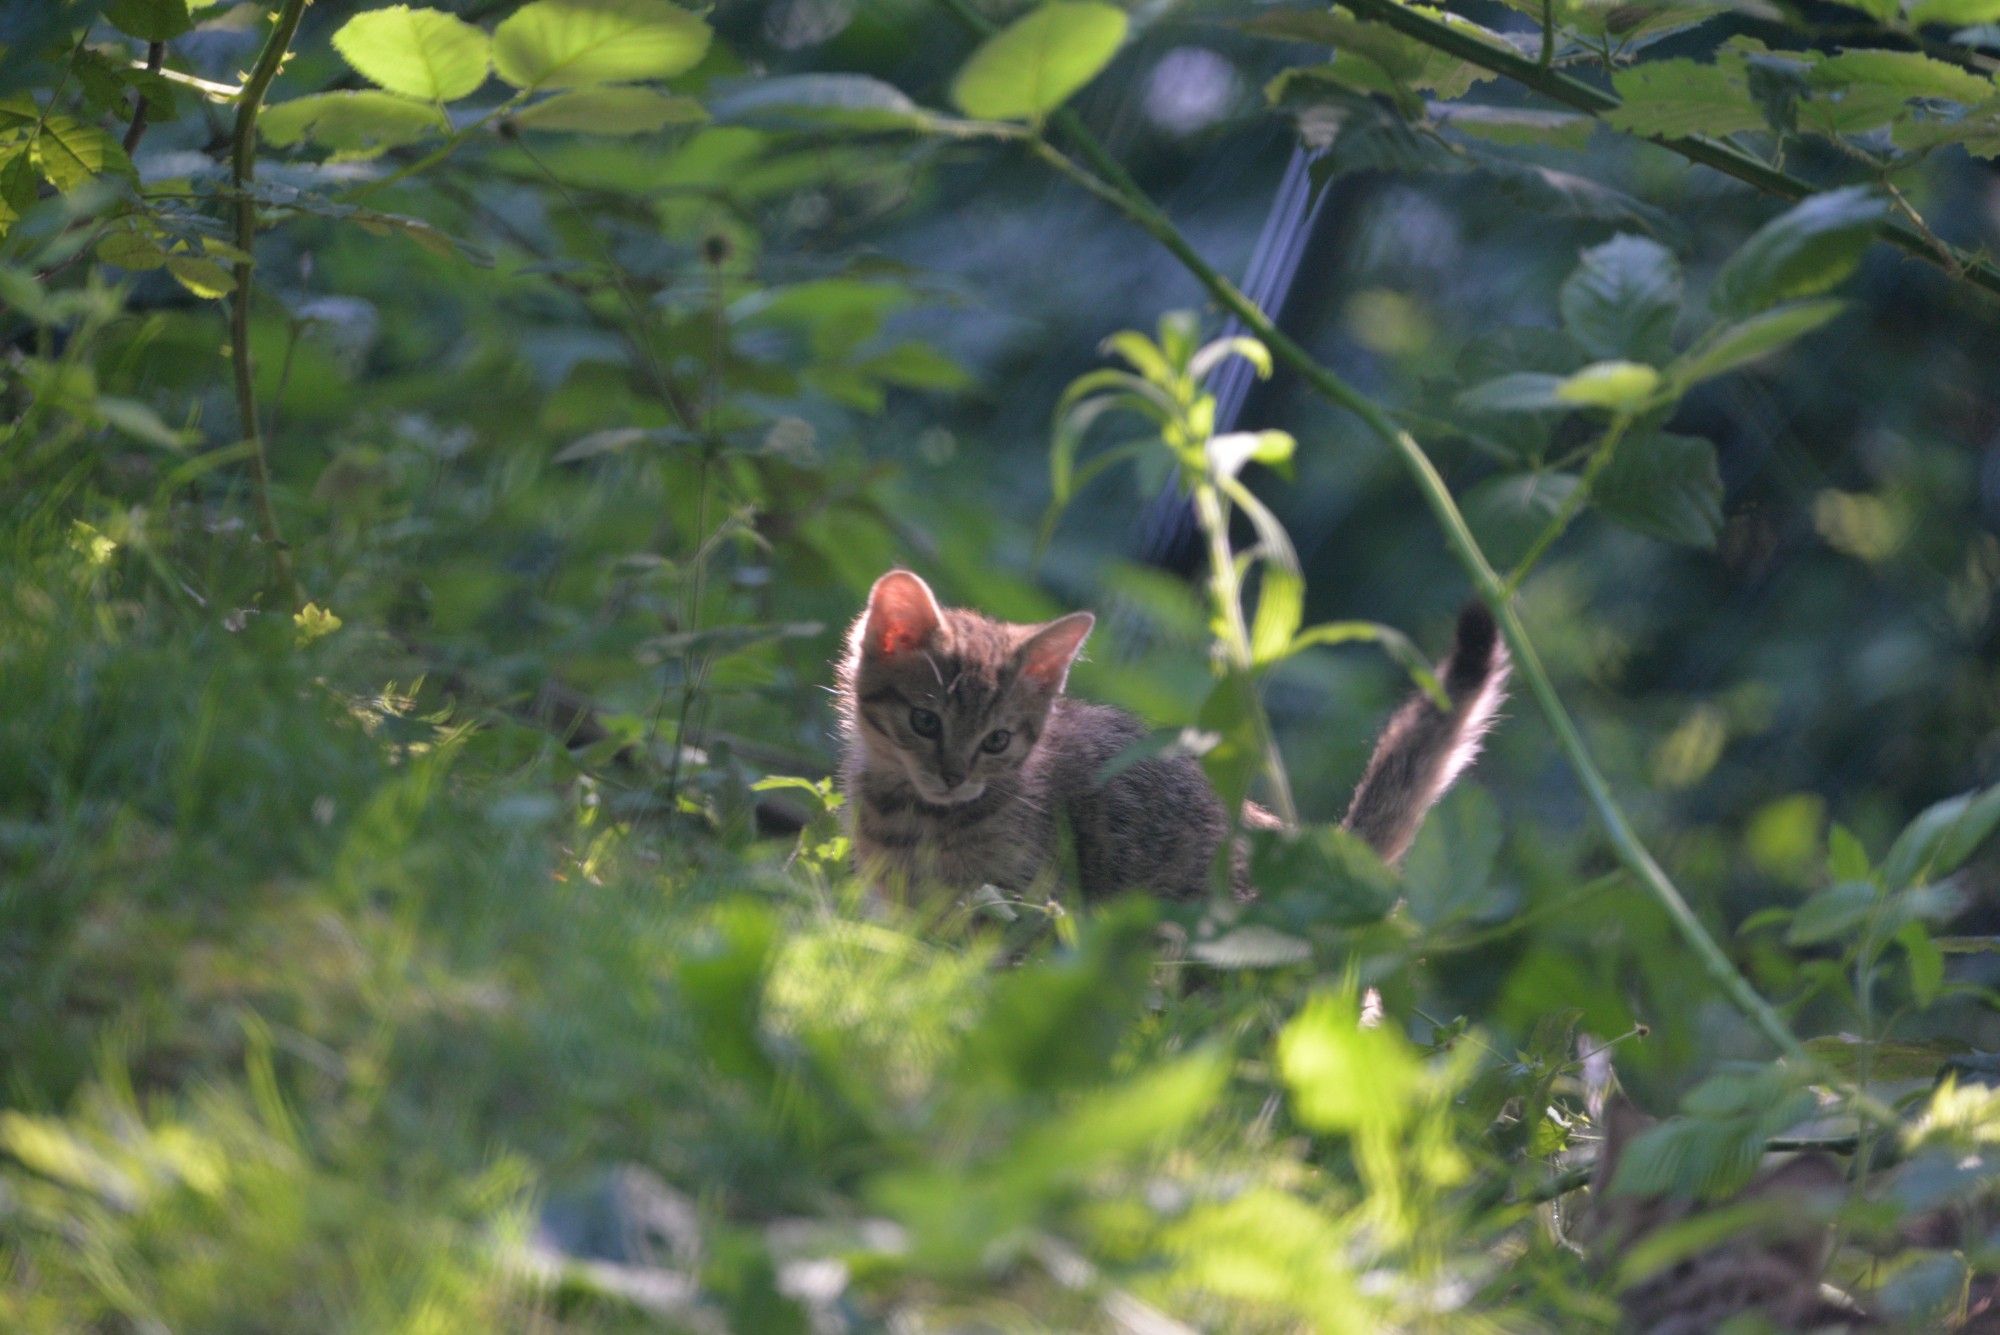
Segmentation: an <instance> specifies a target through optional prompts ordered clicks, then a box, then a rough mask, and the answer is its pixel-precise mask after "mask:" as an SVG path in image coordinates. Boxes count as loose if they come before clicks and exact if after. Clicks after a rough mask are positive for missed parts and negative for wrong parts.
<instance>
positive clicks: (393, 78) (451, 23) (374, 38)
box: [333, 5, 489, 102]
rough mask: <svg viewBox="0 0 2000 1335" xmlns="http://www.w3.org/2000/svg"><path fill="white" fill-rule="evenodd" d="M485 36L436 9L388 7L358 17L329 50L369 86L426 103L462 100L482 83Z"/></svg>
mask: <svg viewBox="0 0 2000 1335" xmlns="http://www.w3.org/2000/svg"><path fill="white" fill-rule="evenodd" d="M487 47H488V42H487V39H486V34H485V33H483V32H481V31H480V30H479V29H477V28H475V27H473V26H472V25H471V24H470V23H467V22H466V21H465V20H463V19H460V18H457V17H455V16H453V15H451V14H446V13H443V12H441V11H439V10H435V9H411V8H410V7H409V6H408V5H391V6H390V7H389V8H387V9H371V10H368V11H366V12H365V13H361V14H356V15H355V16H354V17H353V18H351V19H349V20H348V21H347V22H346V23H344V24H342V25H341V26H340V28H339V29H338V30H337V31H335V33H334V34H333V49H334V50H336V51H338V52H340V55H341V58H342V59H343V60H345V61H346V62H347V63H348V64H349V65H351V66H353V67H354V68H355V69H356V70H357V71H358V72H360V74H361V75H362V76H363V77H365V78H366V79H368V81H369V82H371V83H374V84H377V85H379V86H381V87H383V88H386V89H388V90H389V91H390V92H392V93H401V94H402V95H403V96H405V97H418V98H423V99H424V100H425V101H428V102H449V101H451V100H452V99H453V98H459V97H464V96H465V95H466V94H467V93H470V92H473V91H475V90H476V89H477V88H478V87H479V85H480V84H482V83H485V82H486V72H487V70H488V68H489V61H488V57H487Z"/></svg>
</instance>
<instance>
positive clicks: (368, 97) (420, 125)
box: [257, 88, 450, 156]
mask: <svg viewBox="0 0 2000 1335" xmlns="http://www.w3.org/2000/svg"><path fill="white" fill-rule="evenodd" d="M449 128H450V126H449V125H448V124H447V122H446V121H445V119H444V117H443V116H442V115H441V114H439V112H438V110H437V109H436V108H435V107H433V106H430V105H429V104H427V103H423V102H418V101H415V100H413V99H411V98H407V97H398V96H396V94H394V93H384V92H379V91H377V90H375V89H372V88H363V89H358V90H354V91H347V90H342V91H338V92H331V93H314V94H312V95H311V96H309V97H301V98H297V99H295V100H293V101H290V102H279V103H275V104H274V105H272V106H268V107H266V108H264V112H263V115H261V116H260V117H258V120H257V129H258V132H259V133H261V134H262V135H263V136H264V138H265V139H267V140H269V141H270V142H271V143H273V144H276V145H278V146H279V147H281V148H282V147H286V146H289V145H292V144H296V143H299V142H300V141H302V140H305V139H311V140H312V141H313V142H314V143H317V144H321V145H324V146H325V147H327V148H331V149H334V150H336V151H337V152H339V153H341V154H344V155H354V156H367V155H370V154H374V153H380V152H381V151H383V150H384V149H389V148H396V147H399V146H401V145H403V144H414V143H416V142H417V141H418V140H421V139H425V138H428V137H429V136H431V135H433V134H440V133H442V132H444V131H445V130H447V129H449Z"/></svg>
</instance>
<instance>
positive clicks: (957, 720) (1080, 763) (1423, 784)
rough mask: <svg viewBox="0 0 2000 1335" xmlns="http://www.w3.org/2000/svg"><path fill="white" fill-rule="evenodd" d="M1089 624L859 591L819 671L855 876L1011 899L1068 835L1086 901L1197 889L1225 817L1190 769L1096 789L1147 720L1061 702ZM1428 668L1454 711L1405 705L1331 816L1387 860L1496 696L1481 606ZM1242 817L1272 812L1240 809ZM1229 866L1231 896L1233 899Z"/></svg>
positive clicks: (1152, 762)
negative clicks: (1032, 621) (1346, 800)
mask: <svg viewBox="0 0 2000 1335" xmlns="http://www.w3.org/2000/svg"><path fill="white" fill-rule="evenodd" d="M1094 624H1095V618H1093V617H1092V616H1091V615H1090V613H1088V612H1072V613H1071V614H1070V615H1068V616H1065V617H1058V618H1057V619H1056V620H1054V621H1051V622H1049V623H1047V624H1046V625H1039V626H1023V625H1015V624H1012V623H1009V622H1004V621H995V620H993V619H991V618H989V617H984V616H981V615H980V614H979V613H977V612H971V611H966V610H963V609H960V608H949V609H947V608H942V607H939V606H938V603H937V599H936V598H934V597H933V596H932V595H931V591H930V586H929V585H927V584H925V583H924V582H923V580H921V579H919V578H917V576H915V575H913V574H911V573H910V572H909V571H907V570H892V571H890V572H889V573H888V574H886V575H884V576H882V578H881V579H879V580H877V581H876V582H875V587H874V589H873V590H871V591H870V592H869V595H868V606H867V609H866V610H865V611H863V612H862V614H861V616H860V617H859V618H858V619H857V620H856V621H855V623H854V626H853V629H852V630H851V631H850V632H849V633H848V637H847V653H846V656H845V657H844V658H843V659H842V661H841V663H840V666H839V673H838V675H839V688H840V701H841V720H842V724H843V731H844V733H845V736H846V756H845V759H844V763H843V766H842V783H843V787H844V789H845V790H846V793H847V798H848V805H849V807H850V809H851V810H852V812H853V835H854V854H855V862H856V865H857V867H858V868H859V869H860V870H861V872H862V874H863V875H864V876H867V877H870V878H871V879H873V880H874V881H875V882H876V884H878V885H881V886H885V887H889V888H894V889H898V890H904V891H907V890H908V889H909V888H910V887H913V886H937V887H941V888H947V889H950V890H954V891H959V892H964V891H969V890H976V889H978V888H979V887H980V886H982V885H992V886H995V887H998V888H1000V889H1002V890H1006V891H1013V892H1017V893H1024V892H1027V891H1028V890H1029V889H1030V887H1031V886H1034V885H1035V884H1036V883H1037V882H1038V881H1039V880H1041V879H1042V878H1043V877H1045V876H1052V875H1054V874H1055V867H1054V864H1055V862H1056V860H1057V856H1056V855H1057V850H1058V847H1059V845H1060V843H1061V840H1062V837H1063V836H1062V834H1061V827H1067V830H1068V832H1069V837H1070V838H1071V839H1072V840H1073V841H1074V848H1075V854H1076V860H1077V869H1078V872H1079V874H1080V876H1081V879H1082V887H1081V888H1082V891H1083V893H1084V895H1085V897H1086V898H1096V897H1100V896H1104V895H1108V894H1113V893H1116V892H1118V891H1121V890H1128V889H1144V890H1150V891H1152V892H1153V893H1155V894H1160V895H1165V896H1168V897H1173V898H1182V897H1187V896H1192V895H1198V894H1201V893H1203V892H1204V891H1205V890H1206V889H1207V886H1208V876H1209V869H1210V867H1211V866H1212V865H1213V863H1214V860H1215V854H1216V851H1217V849H1219V848H1220V847H1221V844H1222V840H1223V839H1224V837H1225V836H1226V835H1227V833H1228V825H1229V822H1228V819H1227V815H1226V812H1225V811H1224V809H1223V805H1222V802H1221V800H1220V799H1219V798H1217V797H1216V795H1215V791H1214V789H1212V788H1211V787H1210V786H1209V782H1208V777H1207V776H1206V775H1205V774H1204V773H1203V772H1202V769H1201V766H1200V765H1199V764H1197V763H1196V762H1195V761H1194V760H1192V759H1189V758H1188V757H1186V756H1178V755H1174V756H1155V757H1149V758H1147V759H1145V760H1141V761H1139V762H1138V763H1136V764H1133V765H1129V766H1127V767H1126V768H1124V769H1123V770H1121V771H1119V772H1118V773H1117V774H1115V775H1113V776H1112V777H1111V778H1109V779H1106V780H1104V781H1102V782H1099V779H1098V775H1099V774H1100V772H1101V771H1102V770H1103V768H1104V766H1105V764H1106V763H1107V762H1108V761H1110V760H1111V759H1112V758H1114V757H1115V756H1117V755H1119V754H1120V753H1121V752H1123V751H1124V750H1125V749H1126V748H1127V747H1129V746H1131V745H1132V744H1133V743H1134V742H1137V741H1139V740H1141V739H1142V738H1144V737H1145V736H1146V729H1145V727H1144V726H1143V725H1142V724H1141V723H1140V722H1139V721H1138V720H1137V719H1135V718H1133V717H1132V716H1131V715H1129V714H1126V713H1124V712H1123V711H1121V710H1117V709H1112V708H1109V707H1107V706H1104V705H1095V704H1089V703H1086V702H1085V701H1082V700H1073V699H1070V698H1069V697H1068V696H1065V695H1064V694H1063V685H1064V683H1065V681H1066V680H1067V679H1068V676H1069V669H1070V664H1071V663H1073V662H1075V661H1076V657H1077V654H1078V652H1079V651H1080V650H1081V649H1082V648H1083V642H1084V639H1085V638H1086V637H1087V636H1088V635H1089V634H1090V630H1091V627H1092V626H1093V625H1094ZM1438 676H1439V678H1440V680H1442V681H1443V683H1444V686H1445V690H1446V693H1447V694H1448V695H1449V697H1450V699H1451V700H1452V705H1453V707H1452V708H1451V709H1450V710H1449V711H1441V710H1439V709H1438V708H1437V707H1436V706H1435V705H1434V704H1432V703H1431V702H1430V701H1429V700H1428V699H1427V698H1426V697H1424V696H1423V695H1421V694H1420V695H1418V696H1416V697H1415V698H1413V699H1411V700H1410V701H1409V702H1408V703H1406V704H1404V705H1403V706H1402V708H1401V709H1399V710H1398V711H1397V712H1396V714H1395V716H1394V717H1393V718H1391V719H1390V721H1389V726H1388V728H1387V729H1386V730H1385V731H1384V732H1383V734H1382V739H1381V741H1380V742H1378V743H1377V744H1376V748H1375V754H1374V757H1373V758H1372V759H1371V760H1370V761H1369V762H1368V769H1367V771H1366V773H1365V774H1364V775H1363V776H1362V779H1361V785H1360V787H1359V789H1357V790H1356V792H1355V794H1354V801H1353V805H1352V806H1351V807H1350V809H1349V810H1348V813H1347V820H1346V822H1345V823H1346V826H1347V828H1349V829H1351V830H1353V831H1355V832H1356V833H1357V834H1359V835H1360V836H1361V837H1362V838H1364V839H1366V840H1367V841H1368V842H1369V844H1371V845H1372V846H1373V847H1374V848H1375V850H1376V851H1377V852H1378V853H1380V854H1381V855H1382V856H1383V857H1384V858H1386V859H1388V860H1389V861H1392V862H1393V861H1395V860H1396V859H1398V858H1400V857H1401V856H1402V854H1403V852H1404V850H1405V849H1407V848H1408V847H1409V844H1410V840H1411V839H1412V838H1414V837H1415V835H1416V832H1417V826H1418V825H1419V824H1420V823H1421V822H1422V820H1423V817H1424V813H1425V812H1426V811H1427V810H1429V808H1430V806H1431V804H1432V803H1433V802H1435V801H1437V799H1438V798H1439V796H1441V795H1442V794H1443V793H1444V791H1445V789H1447V788H1449V787H1450V786H1451V783H1452V781H1453V780H1454V779H1456V778H1457V777H1458V775H1459V774H1460V773H1462V772H1463V771H1464V769H1465V767H1466V766H1467V765H1469V764H1471V762H1472V759H1473V757H1474V756H1476V755H1477V754H1478V752H1479V744H1480V739H1481V737H1482V736H1483V735H1484V734H1485V732H1486V729H1487V728H1488V726H1489V725H1490V724H1491V722H1492V719H1493V711H1494V709H1495V708H1496V707H1497V706H1498V705H1499V703H1500V700H1501V696H1502V688H1503V686H1504V684H1505V681H1506V677H1507V653H1506V650H1505V648H1504V647H1503V646H1502V645H1501V643H1500V640H1499V637H1498V635H1497V634H1496V633H1495V629H1494V625H1493V620H1492V617H1491V615H1490V614H1489V613H1487V611H1486V610H1485V609H1484V608H1482V607H1478V606H1476V605H1475V606H1471V607H1468V608H1467V609H1466V610H1465V612H1464V613H1463V614H1462V615H1461V616H1460V617H1459V622H1458V637H1457V643H1456V645H1455V646H1454V648H1453V650H1452V653H1451V656H1450V658H1448V659H1447V660H1446V661H1445V662H1444V664H1443V665H1442V666H1441V667H1440V669H1439V672H1438ZM1243 824H1244V825H1246V826H1249V827H1252V828H1267V829H1268V828H1275V827H1276V826H1277V825H1278V821H1277V819H1276V818H1275V817H1273V816H1272V815H1271V814H1270V813H1269V812H1268V811H1265V810H1264V809H1263V808H1262V807H1259V806H1257V805H1256V804H1255V803H1250V804H1248V805H1246V807H1245V808H1244V812H1243ZM1237 862H1238V864H1239V865H1238V866H1237V868H1236V872H1235V880H1236V889H1237V890H1238V891H1239V892H1240V893H1248V891H1249V885H1248V882H1247V879H1246V868H1245V867H1244V866H1242V865H1241V864H1242V862H1243V859H1242V858H1240V857H1239V858H1238V859H1237Z"/></svg>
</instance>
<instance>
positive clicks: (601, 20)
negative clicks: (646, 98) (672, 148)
mask: <svg viewBox="0 0 2000 1335" xmlns="http://www.w3.org/2000/svg"><path fill="white" fill-rule="evenodd" d="M709 36H710V34H709V28H708V24H707V23H705V22H703V21H702V20H701V19H699V18H697V17H696V16H695V15H693V14H690V13H689V12H688V11H687V10H685V9H682V8H680V7H679V6H678V5H672V4H669V3H667V0H535V2H534V3H533V4H528V5H523V6H522V7H521V8H520V9H518V10H516V11H514V13H513V14H512V15H510V16H509V17H508V18H507V20H506V21H505V22H503V23H502V24H501V25H500V26H499V27H498V28H496V29H494V31H493V67H494V69H496V70H497V71H498V72H499V74H500V77H501V78H503V79H505V80H506V81H507V82H508V83H511V84H513V85H514V86H515V87H516V88H586V87H589V86H591V85H593V84H603V83H631V82H636V81H638V80H641V79H670V78H672V77H673V76H674V75H676V74H682V73H685V72H686V71H687V70H690V69H692V68H693V67H694V66H695V65H696V64H697V63H699V62H700V60H701V58H702V56H703V55H705V54H707V52H708V42H709Z"/></svg>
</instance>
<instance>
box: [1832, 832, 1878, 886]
mask: <svg viewBox="0 0 2000 1335" xmlns="http://www.w3.org/2000/svg"><path fill="white" fill-rule="evenodd" d="M1873 865H1874V864H1872V863H1871V862H1869V860H1868V850H1867V849H1866V848H1864V847H1862V844H1861V841H1860V840H1859V839H1857V838H1855V836H1854V832H1853V831H1852V830H1850V829H1848V828H1847V827H1846V826H1845V825H1840V824H1835V825H1834V827H1833V828H1832V829H1830V830H1828V831H1827V832H1826V869H1827V870H1828V871H1829V872H1831V873H1833V878H1834V879H1835V880H1836V881H1865V880H1867V879H1868V877H1869V873H1870V872H1871V871H1872V870H1873Z"/></svg>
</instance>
